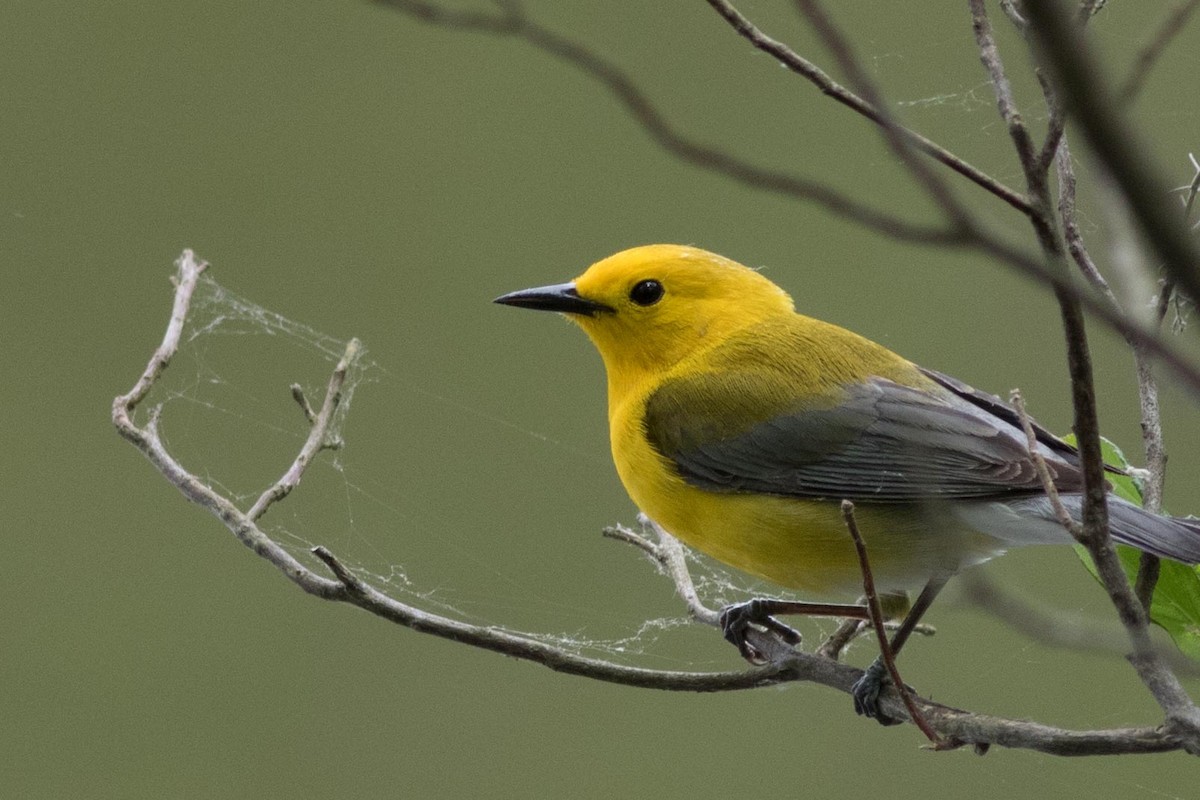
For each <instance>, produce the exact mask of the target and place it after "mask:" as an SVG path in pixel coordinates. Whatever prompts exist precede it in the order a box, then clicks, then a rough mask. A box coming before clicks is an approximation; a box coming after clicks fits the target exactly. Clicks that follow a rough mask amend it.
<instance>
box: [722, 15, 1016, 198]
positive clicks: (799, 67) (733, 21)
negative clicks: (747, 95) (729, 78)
mask: <svg viewBox="0 0 1200 800" xmlns="http://www.w3.org/2000/svg"><path fill="white" fill-rule="evenodd" d="M707 2H708V4H709V5H710V6H712V7H713V9H714V10H715V11H716V12H717V13H718V14H720V15H721V17H722V18H723V19H724V20H725V21H726V22H728V23H729V24H730V26H732V27H733V29H734V30H735V31H737V32H738V34H739V35H741V36H742V37H743V38H744V39H746V41H748V42H750V44H752V45H754V46H755V47H756V48H758V49H759V50H762V51H763V52H764V53H768V54H770V55H771V56H773V57H774V58H776V59H778V60H779V63H781V64H783V65H784V66H785V67H787V68H788V69H789V70H791V71H792V72H794V73H796V74H797V75H800V76H801V77H803V78H805V79H807V80H808V81H809V82H810V83H812V84H813V85H814V86H816V87H817V88H818V89H820V90H821V92H822V93H824V94H825V95H827V96H829V97H831V98H833V99H834V100H836V101H837V102H839V103H841V104H842V105H844V106H846V107H847V108H850V109H852V110H853V111H855V112H857V113H859V114H861V115H862V116H864V117H866V118H867V119H869V120H871V121H872V122H874V123H875V124H877V125H880V126H884V127H886V126H888V125H889V124H893V125H894V123H890V122H889V121H888V120H887V118H886V116H885V115H884V114H883V113H881V111H880V109H879V108H878V107H876V106H875V105H873V104H872V103H871V102H868V101H867V100H864V99H862V98H861V97H859V96H858V95H856V94H854V93H853V92H851V91H850V90H849V89H847V88H846V87H844V86H842V85H841V84H839V83H837V82H836V81H834V80H833V79H832V78H830V77H829V75H827V74H826V73H825V72H824V71H823V70H822V69H821V68H820V67H818V66H817V65H816V64H814V63H812V62H811V61H809V60H808V59H806V58H804V57H803V56H801V55H800V54H799V53H797V52H796V51H794V50H792V49H791V48H790V47H788V46H787V45H786V44H784V43H783V42H780V41H778V40H776V39H773V38H771V37H770V36H768V35H767V34H765V33H763V31H761V30H760V29H759V28H758V27H757V26H756V25H755V24H754V23H753V22H751V21H750V20H749V19H748V18H747V17H746V16H745V15H744V14H742V13H741V12H740V11H738V10H737V9H736V8H734V7H733V6H732V5H731V4H730V3H728V2H726V0H707ZM894 127H895V128H896V129H897V130H898V131H899V132H900V134H901V135H903V136H904V137H906V138H907V139H908V140H909V142H911V143H912V145H913V146H914V147H915V148H916V149H917V150H919V151H921V152H922V153H924V154H925V155H927V156H930V157H932V158H933V159H935V160H937V161H939V162H941V163H942V164H944V165H946V166H947V167H949V168H950V169H952V170H954V171H955V172H957V173H959V174H960V175H962V176H963V177H965V178H966V179H967V180H969V181H971V182H972V183H975V184H976V185H978V186H980V187H982V188H983V189H986V190H987V191H989V192H991V193H992V194H994V195H995V196H996V197H998V198H1000V199H1001V200H1003V201H1004V202H1006V203H1008V204H1009V205H1010V206H1012V207H1013V208H1015V209H1017V210H1018V211H1020V212H1022V213H1029V202H1028V200H1027V199H1026V198H1025V197H1023V196H1022V195H1021V194H1020V193H1019V192H1016V191H1014V190H1012V189H1010V188H1009V187H1007V186H1005V185H1004V184H1003V183H1001V182H1000V181H998V180H996V179H995V178H993V177H992V176H990V175H988V174H987V173H985V172H983V171H982V170H980V169H978V168H976V167H974V166H972V165H971V164H969V163H967V162H966V161H964V160H963V159H961V158H959V157H958V156H956V155H955V154H954V153H951V152H950V151H949V150H947V149H946V148H944V147H942V146H941V145H939V144H937V143H936V142H934V141H932V140H930V139H927V138H925V137H924V136H922V135H921V134H919V133H916V132H915V131H912V130H910V129H909V128H905V127H903V126H900V125H894Z"/></svg>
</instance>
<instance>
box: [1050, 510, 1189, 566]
mask: <svg viewBox="0 0 1200 800" xmlns="http://www.w3.org/2000/svg"><path fill="white" fill-rule="evenodd" d="M1062 499H1063V505H1064V506H1065V507H1066V508H1067V510H1068V511H1069V512H1070V514H1071V516H1072V517H1074V518H1075V519H1076V520H1078V519H1079V518H1080V512H1081V510H1082V506H1083V499H1082V497H1081V496H1080V495H1066V496H1064V497H1063V498H1062ZM1108 519H1109V532H1110V533H1111V534H1112V538H1113V540H1114V541H1116V542H1118V543H1120V544H1127V545H1130V546H1131V547H1136V548H1137V549H1138V550H1141V551H1143V552H1146V553H1152V554H1154V555H1156V556H1161V557H1163V558H1169V559H1171V560H1172V561H1181V562H1183V563H1184V564H1200V519H1190V518H1189V519H1184V518H1182V517H1164V516H1160V515H1158V514H1152V513H1150V512H1149V511H1146V510H1145V509H1142V508H1139V507H1138V506H1135V505H1133V504H1132V503H1127V502H1125V501H1124V500H1122V499H1120V498H1119V497H1114V496H1112V495H1109V497H1108Z"/></svg>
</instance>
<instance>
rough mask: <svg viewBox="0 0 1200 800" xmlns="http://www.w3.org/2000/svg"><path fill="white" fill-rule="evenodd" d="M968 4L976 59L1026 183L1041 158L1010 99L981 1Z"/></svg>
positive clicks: (989, 23)
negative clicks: (1011, 142)
mask: <svg viewBox="0 0 1200 800" xmlns="http://www.w3.org/2000/svg"><path fill="white" fill-rule="evenodd" d="M968 2H969V6H970V9H971V28H972V30H973V31H974V32H975V45H976V47H977V48H978V49H979V60H980V61H981V62H983V66H984V68H985V69H986V70H987V73H988V80H989V81H990V82H991V84H992V89H993V91H994V92H995V94H996V106H997V108H998V110H999V111H1000V119H1002V120H1004V124H1005V127H1007V128H1008V136H1009V138H1010V139H1012V141H1013V146H1014V147H1015V148H1016V151H1017V158H1018V159H1019V160H1020V162H1021V165H1022V167H1023V168H1024V170H1025V173H1026V180H1027V181H1028V179H1029V173H1030V172H1031V170H1032V169H1034V168H1036V166H1037V165H1038V163H1039V162H1040V161H1041V160H1042V159H1039V158H1038V157H1037V155H1036V152H1037V151H1036V149H1035V147H1034V144H1033V138H1032V137H1031V136H1030V135H1029V128H1027V127H1026V125H1025V120H1024V118H1023V117H1022V116H1021V112H1020V111H1019V110H1018V109H1017V104H1016V101H1015V100H1014V99H1013V94H1012V86H1011V84H1010V83H1009V81H1008V75H1006V74H1005V71H1004V62H1003V60H1002V59H1001V58H1000V50H999V48H998V47H997V45H996V38H995V35H994V34H993V32H992V23H991V20H990V19H989V17H988V14H987V7H986V6H985V5H984V2H983V0H968Z"/></svg>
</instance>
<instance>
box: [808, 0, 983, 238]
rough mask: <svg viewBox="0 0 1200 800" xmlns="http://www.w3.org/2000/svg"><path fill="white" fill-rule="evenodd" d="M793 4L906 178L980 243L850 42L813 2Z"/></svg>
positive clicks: (976, 229)
mask: <svg viewBox="0 0 1200 800" xmlns="http://www.w3.org/2000/svg"><path fill="white" fill-rule="evenodd" d="M795 3H796V7H797V9H798V10H799V11H800V13H801V14H802V15H803V16H804V17H805V18H806V19H807V20H808V21H809V24H810V25H812V27H813V29H814V30H815V31H816V32H817V34H818V35H819V36H820V37H821V41H822V42H824V44H825V46H826V47H828V48H829V51H830V52H831V53H832V54H833V57H834V59H835V60H836V61H837V62H838V65H839V66H840V67H841V68H842V71H843V72H845V73H846V77H847V79H848V80H849V82H850V85H852V86H853V87H854V88H855V89H857V90H858V93H859V94H861V95H862V96H863V99H864V100H866V102H867V103H869V104H870V105H871V106H872V107H873V108H874V109H875V114H876V117H875V118H873V119H875V121H876V122H877V123H878V124H879V126H880V129H881V130H882V131H883V136H884V140H885V141H886V142H887V144H888V146H889V147H890V148H891V151H892V153H893V154H895V156H896V157H897V158H899V159H900V162H901V163H902V164H904V166H905V167H906V168H907V169H908V172H909V174H910V175H912V176H913V178H914V179H915V180H916V181H917V183H918V184H920V186H921V187H922V188H923V189H924V190H925V192H926V194H928V195H929V197H930V199H932V200H933V201H934V203H936V204H937V206H938V207H939V208H940V209H941V210H942V213H943V214H944V215H945V216H946V219H947V220H948V221H949V222H950V225H951V228H952V229H953V230H956V231H959V232H961V233H962V235H963V236H964V238H967V239H975V240H978V239H982V238H983V237H982V235H981V234H980V233H979V226H978V225H977V224H976V222H975V221H974V218H973V217H972V216H971V214H970V213H969V212H968V211H967V209H966V207H964V206H963V205H962V204H961V203H959V202H958V200H956V199H955V197H954V194H953V193H952V192H951V190H950V188H949V186H947V185H946V183H945V182H944V181H943V180H942V179H941V177H940V176H939V175H937V174H935V173H934V172H933V170H931V169H930V168H929V165H928V164H927V163H926V162H925V161H924V160H923V159H921V158H919V157H918V153H917V151H916V150H915V149H914V147H913V144H912V141H911V139H910V138H909V136H908V135H906V133H905V130H906V129H905V128H904V127H903V126H902V125H901V124H900V122H899V120H897V119H896V117H895V115H894V114H892V113H891V111H890V110H889V108H888V105H887V103H886V102H885V101H884V99H883V95H882V93H881V92H880V91H879V88H878V87H877V86H876V85H875V82H874V81H873V80H871V78H870V76H868V75H867V72H866V70H865V69H863V67H862V64H861V62H860V61H859V59H858V57H857V56H856V55H855V53H854V48H853V46H852V45H851V44H850V40H849V39H848V38H847V37H846V36H845V35H844V34H843V33H842V32H841V30H840V29H839V28H838V27H837V25H835V24H834V22H833V19H832V18H831V17H830V16H829V15H828V14H826V13H825V9H824V8H823V7H822V6H821V4H820V3H819V2H817V0H795Z"/></svg>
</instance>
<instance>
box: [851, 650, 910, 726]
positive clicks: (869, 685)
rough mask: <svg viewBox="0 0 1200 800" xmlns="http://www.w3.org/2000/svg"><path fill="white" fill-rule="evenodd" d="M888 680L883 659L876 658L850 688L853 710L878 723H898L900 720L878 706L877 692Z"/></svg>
mask: <svg viewBox="0 0 1200 800" xmlns="http://www.w3.org/2000/svg"><path fill="white" fill-rule="evenodd" d="M890 681H891V679H890V678H889V677H888V671H887V666H886V665H884V663H883V659H882V658H876V659H875V660H874V661H872V662H871V666H869V667H867V669H866V671H865V672H863V674H862V677H861V678H859V679H858V680H857V681H855V682H854V686H852V687H851V688H850V694H851V695H853V696H854V711H855V712H856V713H858V714H859V715H861V716H864V717H870V718H871V719H873V720H875V721H876V722H878V723H879V724H880V725H899V724H900V722H901V721H902V720H898V719H896V718H895V717H889V716H888V715H887V714H885V713H883V709H881V708H880V707H879V693H880V692H881V691H882V690H883V685H884V683H888V682H890Z"/></svg>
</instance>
